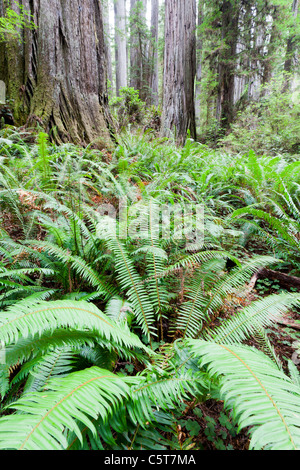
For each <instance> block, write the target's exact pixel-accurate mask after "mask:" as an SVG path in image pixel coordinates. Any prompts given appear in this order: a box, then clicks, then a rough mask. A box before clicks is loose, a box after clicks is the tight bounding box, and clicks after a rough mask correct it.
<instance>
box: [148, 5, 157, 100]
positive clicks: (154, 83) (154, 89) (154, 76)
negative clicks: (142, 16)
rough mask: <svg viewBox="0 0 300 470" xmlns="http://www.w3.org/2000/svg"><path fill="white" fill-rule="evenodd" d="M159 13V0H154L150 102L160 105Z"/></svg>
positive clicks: (150, 59)
mask: <svg viewBox="0 0 300 470" xmlns="http://www.w3.org/2000/svg"><path fill="white" fill-rule="evenodd" d="M158 14H159V0H152V3H151V45H150V52H149V61H150V80H149V86H150V89H151V98H150V102H151V104H153V105H154V106H158Z"/></svg>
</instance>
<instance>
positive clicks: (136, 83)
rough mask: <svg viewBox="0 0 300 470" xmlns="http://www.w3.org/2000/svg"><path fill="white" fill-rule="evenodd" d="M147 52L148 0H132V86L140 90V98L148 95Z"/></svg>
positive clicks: (143, 98) (144, 99) (144, 98)
mask: <svg viewBox="0 0 300 470" xmlns="http://www.w3.org/2000/svg"><path fill="white" fill-rule="evenodd" d="M147 75H148V76H149V73H148V70H147V53H146V0H131V2H130V86H131V87H133V88H134V89H135V90H138V91H139V95H140V98H141V99H142V100H143V101H146V99H147V97H148V89H147V88H148V80H147Z"/></svg>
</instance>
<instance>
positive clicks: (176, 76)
mask: <svg viewBox="0 0 300 470" xmlns="http://www.w3.org/2000/svg"><path fill="white" fill-rule="evenodd" d="M165 8H166V19H165V53H164V86H163V89H164V97H163V113H162V129H161V134H162V136H170V134H171V133H174V132H175V134H176V140H177V141H178V142H180V141H181V142H182V141H184V140H185V139H186V137H187V132H188V131H190V134H191V137H192V138H194V139H195V138H196V125H195V103H194V101H195V93H194V85H195V76H196V34H195V29H196V1H195V0H181V1H180V2H179V1H178V0H166V3H165Z"/></svg>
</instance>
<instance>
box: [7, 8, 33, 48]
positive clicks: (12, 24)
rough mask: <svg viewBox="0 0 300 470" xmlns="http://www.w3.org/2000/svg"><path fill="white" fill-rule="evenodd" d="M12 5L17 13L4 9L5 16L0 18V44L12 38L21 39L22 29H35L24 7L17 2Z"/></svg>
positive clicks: (10, 9)
mask: <svg viewBox="0 0 300 470" xmlns="http://www.w3.org/2000/svg"><path fill="white" fill-rule="evenodd" d="M14 4H15V5H16V6H17V8H18V11H19V12H16V11H15V10H13V9H12V8H9V7H8V8H6V9H5V16H1V17H0V42H2V41H7V40H9V39H11V38H14V37H15V38H18V39H21V37H22V35H21V32H20V29H22V28H24V27H26V28H30V29H34V28H35V27H36V26H35V24H34V22H33V21H32V20H31V18H30V14H29V13H28V12H27V10H26V9H25V8H24V6H23V5H20V4H19V3H17V2H14Z"/></svg>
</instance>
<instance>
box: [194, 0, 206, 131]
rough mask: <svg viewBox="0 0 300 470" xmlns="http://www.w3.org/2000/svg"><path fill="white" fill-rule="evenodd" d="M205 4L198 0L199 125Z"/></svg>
mask: <svg viewBox="0 0 300 470" xmlns="http://www.w3.org/2000/svg"><path fill="white" fill-rule="evenodd" d="M203 19H204V15H203V6H202V2H200V1H198V31H197V52H196V55H197V59H196V61H197V71H196V92H195V95H196V99H195V112H196V122H197V126H199V127H200V118H201V78H202V48H203V40H202V34H201V31H200V27H201V25H202V23H203Z"/></svg>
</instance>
